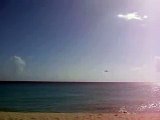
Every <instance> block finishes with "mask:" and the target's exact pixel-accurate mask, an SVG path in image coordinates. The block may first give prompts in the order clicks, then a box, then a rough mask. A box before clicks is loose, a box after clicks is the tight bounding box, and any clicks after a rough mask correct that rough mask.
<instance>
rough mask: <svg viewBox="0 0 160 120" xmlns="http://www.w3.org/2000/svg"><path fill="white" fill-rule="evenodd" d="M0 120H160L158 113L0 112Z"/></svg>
mask: <svg viewBox="0 0 160 120" xmlns="http://www.w3.org/2000/svg"><path fill="white" fill-rule="evenodd" d="M0 120H160V114H159V113H138V114H137V113H131V114H129V113H18V112H0Z"/></svg>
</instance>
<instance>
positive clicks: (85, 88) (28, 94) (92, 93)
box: [0, 82, 160, 113]
mask: <svg viewBox="0 0 160 120" xmlns="http://www.w3.org/2000/svg"><path fill="white" fill-rule="evenodd" d="M0 111H16V112H17V111H18V112H57V113H58V112H68V113H70V112H71V113H73V112H93V113H94V112H105V113H106V112H135V113H136V112H159V111H160V84H158V83H137V82H134V83H133V82H130V83H128V82H103V83H97V82H94V83H92V82H86V83H85V82H84V83H81V82H80V83H76V82H68V83H67V82H66V83H65V82H0Z"/></svg>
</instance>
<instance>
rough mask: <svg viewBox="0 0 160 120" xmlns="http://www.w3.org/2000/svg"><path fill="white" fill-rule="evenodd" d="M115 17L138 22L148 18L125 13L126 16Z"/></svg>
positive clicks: (134, 13) (135, 13)
mask: <svg viewBox="0 0 160 120" xmlns="http://www.w3.org/2000/svg"><path fill="white" fill-rule="evenodd" d="M117 17H119V18H122V19H125V20H139V21H142V20H144V19H147V18H148V16H146V15H144V16H140V15H138V13H137V12H133V13H127V14H118V15H117Z"/></svg>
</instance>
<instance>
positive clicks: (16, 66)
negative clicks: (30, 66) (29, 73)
mask: <svg viewBox="0 0 160 120" xmlns="http://www.w3.org/2000/svg"><path fill="white" fill-rule="evenodd" d="M7 68H8V70H7V71H6V72H7V73H8V74H9V75H7V77H8V76H9V78H10V79H15V80H18V79H22V78H23V77H24V75H25V68H26V62H25V61H24V60H23V59H22V58H21V57H19V56H12V57H11V59H10V61H9V64H8V65H7Z"/></svg>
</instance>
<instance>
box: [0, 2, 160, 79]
mask: <svg viewBox="0 0 160 120" xmlns="http://www.w3.org/2000/svg"><path fill="white" fill-rule="evenodd" d="M159 4H160V1H159V0H141V1H140V0H131V1H130V0H118V1H117V0H0V80H1V81H4V80H5V81H7V80H13V81H14V80H16V81H23V80H25V81H27V80H31V81H74V82H156V81H159V80H160V75H159V72H160V47H159V45H160V33H159V31H160V27H159V26H160V22H159V21H160V16H159ZM106 70H107V71H108V72H105V71H106Z"/></svg>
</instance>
